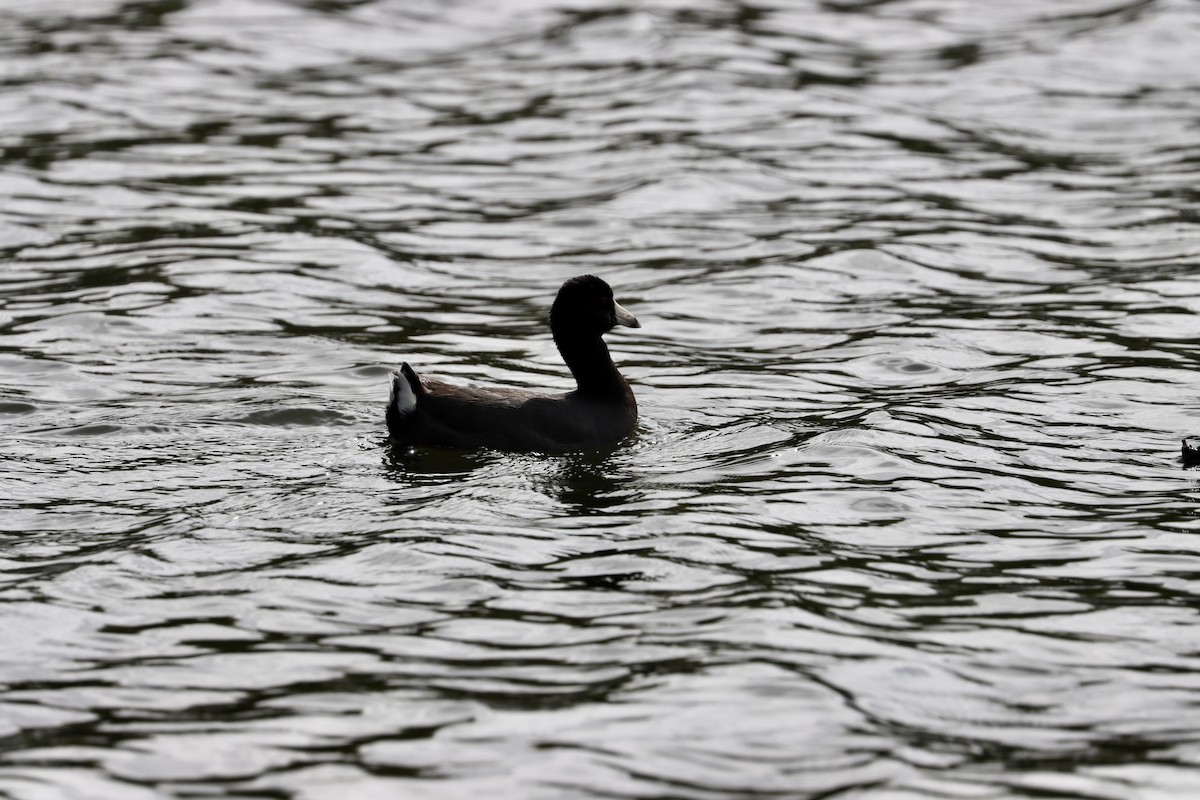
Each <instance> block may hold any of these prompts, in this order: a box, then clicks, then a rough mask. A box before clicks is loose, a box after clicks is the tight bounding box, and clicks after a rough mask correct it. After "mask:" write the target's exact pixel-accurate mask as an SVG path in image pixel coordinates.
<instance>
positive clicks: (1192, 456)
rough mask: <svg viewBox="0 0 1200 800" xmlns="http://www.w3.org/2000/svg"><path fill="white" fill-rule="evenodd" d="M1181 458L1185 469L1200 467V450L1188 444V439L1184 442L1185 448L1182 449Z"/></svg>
mask: <svg viewBox="0 0 1200 800" xmlns="http://www.w3.org/2000/svg"><path fill="white" fill-rule="evenodd" d="M1179 458H1180V459H1181V460H1182V461H1183V465H1184V466H1185V467H1200V449H1197V448H1195V447H1192V446H1191V445H1190V444H1188V440H1187V439H1184V440H1183V447H1182V448H1180V451H1179Z"/></svg>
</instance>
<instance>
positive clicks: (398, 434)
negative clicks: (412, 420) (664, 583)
mask: <svg viewBox="0 0 1200 800" xmlns="http://www.w3.org/2000/svg"><path fill="white" fill-rule="evenodd" d="M424 393H425V387H424V386H422V385H421V379H420V378H418V377H417V373H416V372H414V371H413V368H412V367H410V366H409V365H408V364H402V365H401V366H400V369H399V370H398V371H396V372H393V373H392V391H391V395H390V396H389V397H388V404H387V426H388V433H389V434H391V436H392V438H393V439H402V438H403V436H402V434H403V432H404V427H405V425H404V422H405V418H406V417H408V416H409V415H410V414H412V413H413V412H414V411H416V410H417V400H418V398H420V396H421V395H422V394H424Z"/></svg>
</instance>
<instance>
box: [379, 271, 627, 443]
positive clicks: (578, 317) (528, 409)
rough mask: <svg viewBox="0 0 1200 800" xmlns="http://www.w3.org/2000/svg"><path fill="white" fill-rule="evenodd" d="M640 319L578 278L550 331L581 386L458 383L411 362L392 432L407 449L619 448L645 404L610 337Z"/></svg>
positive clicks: (597, 285)
mask: <svg viewBox="0 0 1200 800" xmlns="http://www.w3.org/2000/svg"><path fill="white" fill-rule="evenodd" d="M618 325H623V326H626V327H630V328H640V327H641V323H639V322H638V321H637V318H636V317H635V316H633V314H630V313H629V312H628V311H626V310H625V309H624V308H622V307H621V305H620V304H619V303H618V302H617V301H616V300H615V299H613V291H612V288H611V287H609V285H608V284H607V283H605V282H604V281H603V280H601V279H600V278H597V277H595V276H594V275H579V276H577V277H574V278H571V279H570V280H568V281H567V282H566V283H564V284H563V285H562V288H560V289H559V290H558V295H557V296H556V297H555V298H554V304H553V305H552V306H551V307H550V333H551V334H552V335H553V337H554V343H555V345H557V346H558V352H559V354H560V355H562V358H563V361H565V362H566V364H567V368H568V369H570V370H571V374H572V375H573V376H574V377H575V384H576V388H575V390H574V391H572V392H567V393H565V394H541V393H538V392H530V391H526V390H523V389H504V388H495V389H492V388H488V389H479V388H474V387H466V386H456V385H453V384H449V383H443V382H442V381H438V380H432V379H429V378H422V377H420V376H419V375H417V373H416V371H415V370H413V368H412V367H410V366H409V365H408V364H407V363H405V364H403V365H402V366H401V367H400V369H399V370H398V371H394V372H393V373H392V388H391V397H390V398H389V399H388V404H387V414H386V417H387V426H388V434H389V435H390V436H391V438H392V439H393V440H394V441H395V442H397V443H398V444H400V445H404V446H408V445H419V446H429V447H455V448H477V447H489V448H493V449H496V450H508V451H513V452H541V453H566V452H571V451H575V450H590V449H595V448H599V447H604V446H606V445H611V444H615V443H616V442H617V441H619V440H621V439H623V438H624V437H625V436H627V435H628V434H629V433H630V432H631V431H632V430H633V428H634V425H635V424H636V423H637V401H636V400H634V398H633V390H632V389H630V388H629V384H628V382H626V380H625V378H624V377H622V375H621V373H620V372H619V371H618V370H617V367H616V365H615V364H614V363H613V361H612V358H611V357H610V356H609V354H608V346H607V345H605V343H604V339H603V338H601V337H602V336H603V334H605V333H608V332H609V331H610V330H612V329H613V328H614V327H616V326H618Z"/></svg>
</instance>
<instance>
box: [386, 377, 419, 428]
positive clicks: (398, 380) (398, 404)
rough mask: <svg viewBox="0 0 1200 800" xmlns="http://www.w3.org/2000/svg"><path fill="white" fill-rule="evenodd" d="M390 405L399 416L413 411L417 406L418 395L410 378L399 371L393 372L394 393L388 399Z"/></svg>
mask: <svg viewBox="0 0 1200 800" xmlns="http://www.w3.org/2000/svg"><path fill="white" fill-rule="evenodd" d="M388 405H389V406H391V408H392V410H393V411H394V412H395V413H396V415H397V416H399V417H403V416H404V415H405V414H410V413H412V411H413V409H415V408H416V407H417V395H416V394H415V393H414V392H413V390H412V386H410V385H409V383H408V378H406V377H404V375H402V374H400V373H399V372H393V373H392V395H391V397H390V398H389V399H388Z"/></svg>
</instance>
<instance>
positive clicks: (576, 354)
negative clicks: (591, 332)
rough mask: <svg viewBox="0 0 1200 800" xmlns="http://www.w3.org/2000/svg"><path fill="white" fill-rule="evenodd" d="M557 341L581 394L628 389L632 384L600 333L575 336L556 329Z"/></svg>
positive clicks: (605, 393) (622, 392) (621, 391)
mask: <svg viewBox="0 0 1200 800" xmlns="http://www.w3.org/2000/svg"><path fill="white" fill-rule="evenodd" d="M554 343H555V344H556V345H558V352H559V353H560V354H561V355H562V357H563V361H565V362H567V368H568V369H569V370H571V374H572V375H574V376H575V383H576V384H577V385H578V386H579V393H580V394H585V395H590V396H597V397H602V396H609V395H624V394H625V393H626V392H628V391H629V384H628V383H626V382H625V379H624V378H623V377H621V373H620V372H618V371H617V365H616V364H614V363H613V360H612V357H611V356H610V355H609V354H608V345H606V344H605V343H604V340H603V339H602V338H600V337H599V336H588V337H582V338H576V337H573V336H563V335H560V334H559V333H557V332H556V333H555V335H554Z"/></svg>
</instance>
